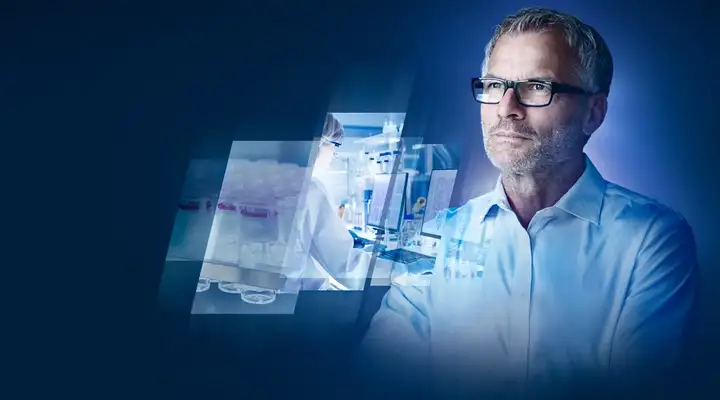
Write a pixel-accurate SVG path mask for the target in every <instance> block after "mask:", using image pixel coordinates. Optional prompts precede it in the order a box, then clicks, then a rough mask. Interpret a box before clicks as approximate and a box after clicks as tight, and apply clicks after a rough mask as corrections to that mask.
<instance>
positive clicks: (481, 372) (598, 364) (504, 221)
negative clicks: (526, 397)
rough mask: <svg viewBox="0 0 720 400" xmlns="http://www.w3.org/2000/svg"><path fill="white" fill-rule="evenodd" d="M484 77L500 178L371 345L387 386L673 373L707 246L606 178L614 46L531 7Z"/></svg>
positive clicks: (401, 295)
mask: <svg viewBox="0 0 720 400" xmlns="http://www.w3.org/2000/svg"><path fill="white" fill-rule="evenodd" d="M482 73H483V74H482V77H480V78H475V79H472V82H471V88H472V94H473V97H474V99H475V100H476V101H477V102H478V103H480V114H481V119H482V134H483V139H484V140H483V142H484V148H485V152H486V153H487V155H488V157H489V159H490V160H491V162H492V163H493V165H494V166H495V167H496V168H498V169H499V170H500V178H499V180H498V182H497V185H496V187H495V189H494V190H493V191H492V192H490V193H488V194H485V195H483V196H480V197H478V198H475V199H473V200H471V201H469V202H468V203H467V204H466V205H465V206H463V207H461V208H460V209H459V210H454V211H452V212H449V213H448V214H447V215H448V216H447V219H446V220H445V224H444V228H443V229H444V230H443V236H442V240H441V244H440V251H439V252H438V256H437V260H436V262H435V265H434V271H433V277H432V278H431V280H430V282H429V285H427V286H424V287H401V286H397V285H394V286H392V287H391V288H390V290H389V291H388V293H387V294H386V296H385V298H384V299H383V303H382V305H381V307H380V310H379V311H378V312H377V314H376V315H375V317H374V318H373V321H372V323H371V325H370V329H369V331H368V333H367V334H366V337H365V340H364V342H363V346H362V347H361V356H363V358H364V361H372V362H374V364H375V365H373V368H374V369H375V371H376V372H377V374H376V375H375V376H374V378H391V377H394V376H396V374H397V375H405V380H406V381H408V380H411V381H413V382H420V381H421V380H419V379H417V378H418V376H415V375H413V374H415V373H417V374H425V375H419V376H426V377H432V380H431V382H432V383H433V384H434V385H435V386H434V388H435V389H437V390H440V391H444V390H449V389H452V390H456V391H457V392H458V393H464V392H465V391H467V393H470V392H472V391H473V390H477V389H479V388H483V389H487V390H492V393H494V394H498V395H501V396H503V395H505V396H513V395H516V394H528V393H538V392H540V393H544V392H545V391H552V390H555V389H560V388H575V389H577V388H578V387H579V386H581V385H583V384H588V385H593V384H597V383H599V382H603V383H605V384H607V386H606V388H609V387H618V386H617V385H624V384H639V383H641V382H643V380H642V379H641V378H645V379H647V378H651V377H658V376H659V375H656V374H657V373H667V372H668V371H669V368H671V367H673V366H674V364H675V363H676V362H677V361H678V359H679V355H680V347H681V343H682V338H683V335H684V334H685V333H686V327H687V326H688V320H689V316H690V314H691V311H692V309H693V302H694V301H693V298H694V294H695V276H696V254H695V243H694V239H693V235H692V232H691V229H690V227H689V226H688V224H687V223H686V222H685V220H684V219H683V218H682V217H680V216H679V215H678V214H677V213H675V212H673V211H672V210H670V209H668V208H666V207H664V206H662V205H660V204H658V203H657V202H655V201H653V200H651V199H648V198H646V197H643V196H641V195H639V194H636V193H633V192H631V191H629V190H627V189H624V188H622V187H620V186H618V185H615V184H613V183H610V182H607V181H605V180H604V179H603V178H602V177H601V175H600V174H599V173H598V171H597V170H596V169H595V167H594V166H593V163H592V162H591V161H590V159H589V158H588V157H587V156H586V155H585V154H584V152H583V148H584V146H585V144H586V143H587V142H588V139H589V138H590V136H591V135H592V134H593V133H594V132H596V131H597V129H598V128H599V127H600V125H601V124H602V122H603V120H604V118H605V114H606V112H607V102H608V94H609V91H610V83H611V80H612V74H613V63H612V57H611V55H610V51H609V49H608V47H607V46H606V44H605V42H604V40H603V39H602V37H601V36H600V35H599V34H598V32H597V31H596V30H595V29H593V28H592V27H590V26H588V25H586V24H584V23H583V22H581V21H580V20H578V19H577V18H576V17H574V16H571V15H567V14H564V13H560V12H557V11H553V10H547V9H541V8H532V9H523V10H521V11H519V12H518V13H517V14H515V15H512V16H509V17H507V18H506V19H505V20H504V21H503V22H502V23H501V24H500V25H499V26H498V27H497V28H496V31H495V34H494V36H493V37H492V39H491V41H490V42H489V44H488V45H487V47H486V50H485V61H484V63H483V67H482ZM409 376H413V378H409ZM414 379H415V380H414ZM378 382H379V381H374V383H378ZM393 382H397V380H393ZM422 382H428V381H427V380H422ZM659 382H661V381H655V382H653V383H655V384H658V383H659ZM495 390H498V392H495Z"/></svg>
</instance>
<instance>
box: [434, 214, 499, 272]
mask: <svg viewBox="0 0 720 400" xmlns="http://www.w3.org/2000/svg"><path fill="white" fill-rule="evenodd" d="M453 214H454V215H453ZM468 214H469V211H468V210H467V209H464V210H463V209H459V210H458V209H455V210H445V211H443V212H441V213H440V214H439V216H440V217H442V218H443V219H444V220H446V221H448V220H449V219H448V218H452V222H448V223H452V224H454V226H453V231H455V232H457V234H456V235H454V236H453V237H450V238H448V240H447V241H446V243H447V245H446V247H445V254H444V255H443V257H444V260H445V263H444V271H443V276H444V278H445V279H446V280H465V281H469V280H472V279H479V278H482V276H483V274H484V272H485V263H486V260H487V255H488V251H489V249H490V244H491V242H492V239H493V236H494V232H495V229H494V228H495V221H496V219H497V214H498V209H497V208H496V207H493V208H491V209H490V210H489V211H488V213H487V215H486V216H485V219H484V221H483V223H482V225H481V226H479V227H475V226H473V227H471V226H470V224H469V223H468V221H469V220H470V217H469V215H468ZM468 229H473V230H476V229H479V231H474V232H473V236H472V237H470V236H469V235H468Z"/></svg>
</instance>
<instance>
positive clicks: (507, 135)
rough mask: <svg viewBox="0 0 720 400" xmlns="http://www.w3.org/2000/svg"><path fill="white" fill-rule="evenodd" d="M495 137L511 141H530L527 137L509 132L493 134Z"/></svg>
mask: <svg viewBox="0 0 720 400" xmlns="http://www.w3.org/2000/svg"><path fill="white" fill-rule="evenodd" d="M493 136H497V137H501V138H509V139H525V140H530V138H529V137H527V136H523V135H518V134H517V133H513V132H507V131H503V132H497V133H495V134H493Z"/></svg>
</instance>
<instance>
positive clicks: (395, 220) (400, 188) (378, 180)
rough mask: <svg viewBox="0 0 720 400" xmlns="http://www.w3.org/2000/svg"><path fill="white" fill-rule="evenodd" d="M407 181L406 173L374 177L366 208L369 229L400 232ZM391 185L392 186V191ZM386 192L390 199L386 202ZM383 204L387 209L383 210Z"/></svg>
mask: <svg viewBox="0 0 720 400" xmlns="http://www.w3.org/2000/svg"><path fill="white" fill-rule="evenodd" d="M407 181H408V174H407V173H398V174H377V175H375V183H374V184H373V191H372V198H371V199H370V204H369V207H368V208H369V210H368V218H367V224H368V226H369V227H372V228H376V229H380V230H384V231H388V232H397V231H399V230H400V223H401V222H402V216H403V209H404V205H405V190H406V189H407ZM391 183H392V184H393V187H392V190H391V188H390V184H391ZM388 192H390V199H389V201H386V200H387V199H388ZM385 204H387V209H385ZM383 211H384V212H383ZM383 220H384V221H383Z"/></svg>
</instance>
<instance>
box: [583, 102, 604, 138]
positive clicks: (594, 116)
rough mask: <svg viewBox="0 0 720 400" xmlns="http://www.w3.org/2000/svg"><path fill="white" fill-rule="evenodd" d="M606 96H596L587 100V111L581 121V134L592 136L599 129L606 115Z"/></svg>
mask: <svg viewBox="0 0 720 400" xmlns="http://www.w3.org/2000/svg"><path fill="white" fill-rule="evenodd" d="M607 105H608V103H607V96H606V95H604V94H596V95H593V96H590V98H588V111H587V114H586V115H585V120H584V121H583V127H582V128H583V133H584V134H585V135H587V136H588V138H589V137H590V136H592V134H593V133H595V131H597V130H598V128H600V125H602V123H603V121H605V115H606V114H607Z"/></svg>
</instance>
